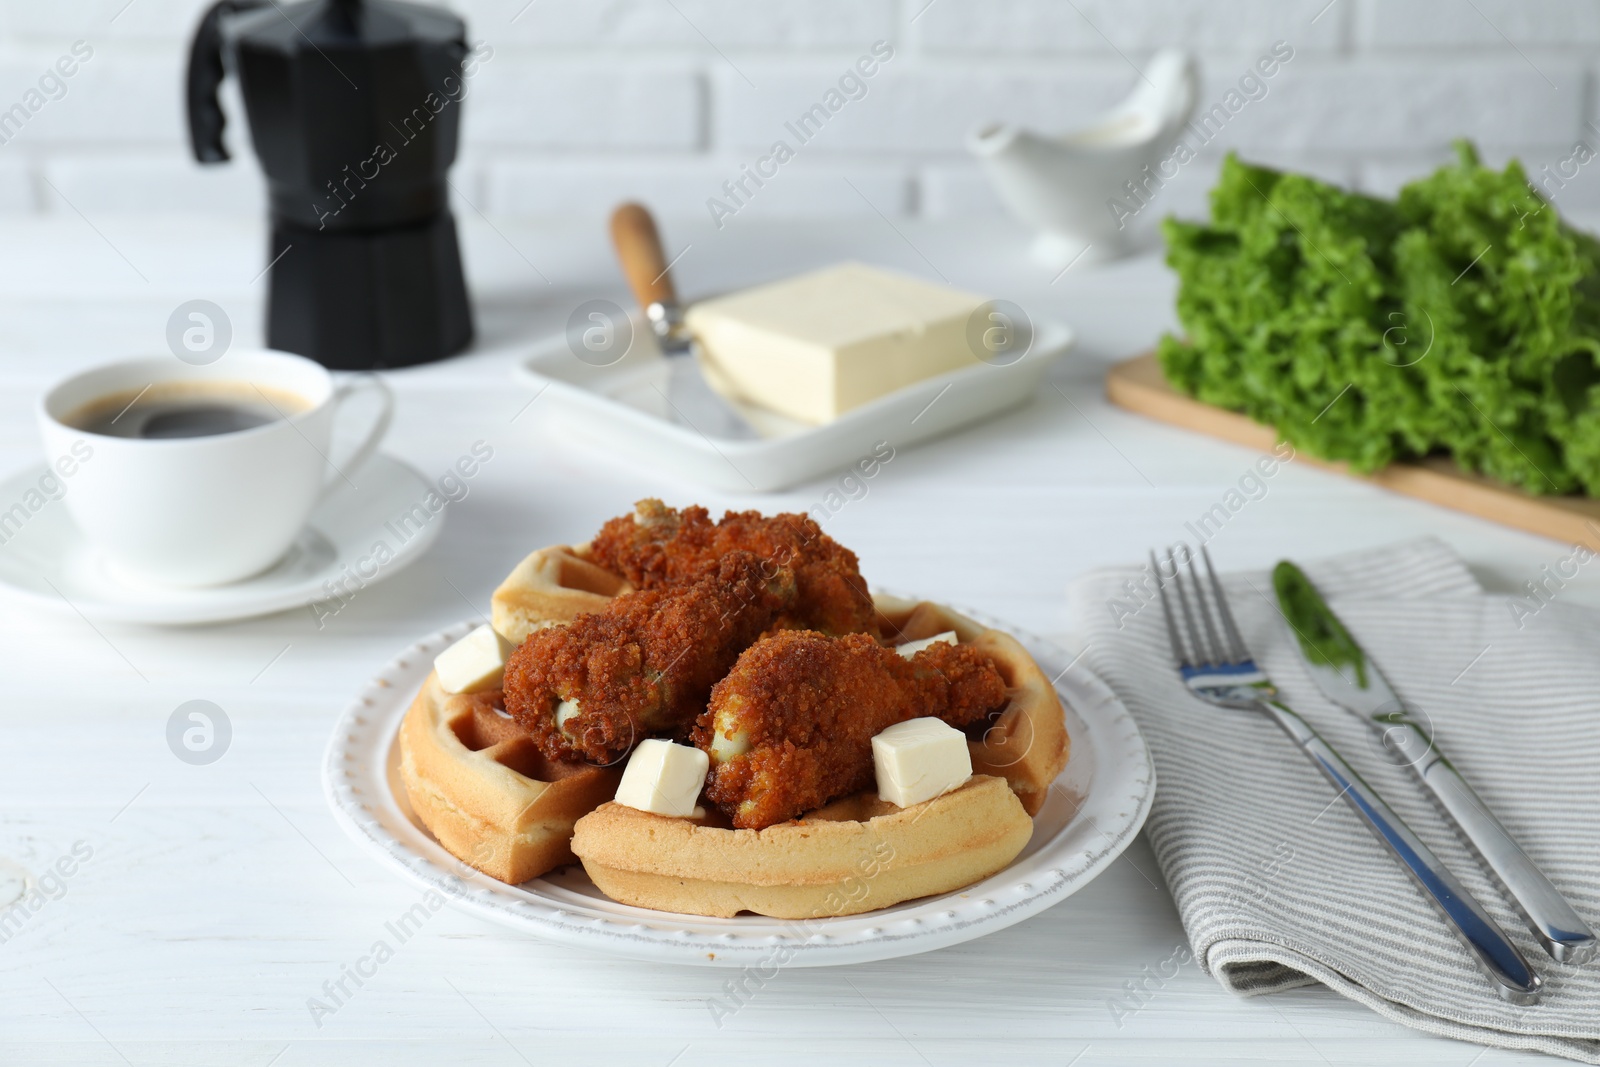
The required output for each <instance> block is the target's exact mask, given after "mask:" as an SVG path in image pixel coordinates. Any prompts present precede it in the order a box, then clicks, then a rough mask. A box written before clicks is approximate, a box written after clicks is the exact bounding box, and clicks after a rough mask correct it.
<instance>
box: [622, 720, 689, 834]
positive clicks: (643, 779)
mask: <svg viewBox="0 0 1600 1067" xmlns="http://www.w3.org/2000/svg"><path fill="white" fill-rule="evenodd" d="M710 767H711V759H710V757H708V756H707V755H706V754H705V753H704V752H702V751H700V750H699V749H698V748H690V747H689V746H688V745H675V744H673V743H672V742H671V741H662V740H660V739H659V738H654V737H652V738H649V739H647V740H644V741H640V742H639V745H638V747H637V748H635V749H634V750H633V754H632V755H631V756H629V757H628V765H627V766H626V767H624V768H623V769H622V781H621V782H620V783H618V785H617V795H616V798H615V799H616V802H617V803H618V804H626V805H627V806H628V807H630V808H638V809H639V810H640V811H653V812H655V813H656V814H657V815H676V816H679V817H682V818H692V817H694V816H695V814H696V807H695V801H696V800H698V799H699V798H700V790H701V788H702V787H704V786H705V784H706V771H707V770H709V769H710Z"/></svg>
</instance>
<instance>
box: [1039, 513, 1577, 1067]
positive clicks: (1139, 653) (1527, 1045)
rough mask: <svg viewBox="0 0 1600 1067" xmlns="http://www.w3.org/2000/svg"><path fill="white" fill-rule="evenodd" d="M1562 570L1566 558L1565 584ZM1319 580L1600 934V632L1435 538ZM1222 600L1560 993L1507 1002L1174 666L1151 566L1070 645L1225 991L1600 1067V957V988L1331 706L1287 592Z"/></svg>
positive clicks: (1255, 731)
mask: <svg viewBox="0 0 1600 1067" xmlns="http://www.w3.org/2000/svg"><path fill="white" fill-rule="evenodd" d="M1562 557H1563V554H1560V553H1553V554H1552V561H1551V562H1552V568H1551V571H1552V573H1554V572H1555V570H1556V568H1555V567H1554V565H1555V564H1556V563H1557V562H1558V561H1559V560H1560V559H1561V558H1562ZM1585 558H1587V557H1585ZM1297 562H1302V561H1297ZM1302 565H1303V566H1304V569H1305V570H1306V572H1307V574H1309V575H1310V576H1311V579H1312V580H1313V581H1314V582H1316V584H1317V586H1318V587H1319V588H1320V589H1321V590H1322V591H1323V592H1324V594H1325V595H1326V596H1327V598H1328V601H1329V602H1330V604H1331V605H1332V606H1333V608H1334V610H1335V611H1337V612H1338V613H1339V616H1340V618H1342V619H1343V620H1344V622H1345V624H1346V625H1347V626H1349V627H1350V629H1351V631H1352V633H1354V634H1355V635H1356V638H1357V639H1358V640H1359V641H1360V642H1361V644H1362V645H1363V646H1364V647H1365V648H1366V649H1367V651H1368V652H1369V654H1371V656H1372V658H1373V659H1374V660H1375V661H1376V662H1377V663H1378V665H1379V666H1380V667H1381V668H1382V669H1383V672H1384V674H1385V675H1386V676H1387V677H1388V678H1389V681H1390V682H1391V684H1393V686H1394V687H1395V689H1396V691H1397V692H1398V693H1399V695H1400V697H1401V698H1402V699H1403V700H1405V701H1406V703H1407V704H1408V705H1410V706H1413V707H1414V708H1415V710H1416V712H1417V713H1418V716H1419V718H1422V719H1423V720H1424V722H1429V721H1431V726H1432V732H1433V734H1434V736H1435V737H1436V738H1437V740H1438V742H1439V746H1440V748H1441V749H1442V750H1443V751H1444V752H1445V753H1446V754H1447V755H1448V756H1449V757H1450V758H1451V759H1452V760H1453V761H1454V762H1455V764H1456V766H1457V767H1458V768H1459V769H1460V770H1461V772H1462V774H1463V775H1465V777H1466V778H1467V780H1468V781H1469V782H1471V783H1472V784H1473V787H1474V788H1475V789H1477V791H1478V792H1479V794H1480V795H1482V796H1483V798H1484V799H1485V800H1487V801H1488V803H1489V806H1490V807H1491V808H1492V809H1493V810H1494V811H1495V813H1496V814H1497V815H1498V816H1499V817H1500V820H1501V822H1503V823H1504V824H1505V826H1506V827H1507V828H1508V829H1509V830H1510V831H1511V832H1512V834H1513V835H1514V836H1515V837H1516V838H1517V839H1518V840H1519V841H1520V842H1521V844H1522V846H1523V848H1524V849H1525V850H1526V851H1527V852H1528V854H1529V855H1530V856H1532V857H1533V859H1534V861H1535V862H1536V863H1538V864H1539V865H1540V866H1541V867H1542V868H1543V869H1544V871H1545V873H1546V874H1548V875H1549V877H1550V879H1551V881H1553V882H1554V883H1555V885H1556V886H1557V887H1558V888H1559V889H1560V890H1561V891H1562V892H1563V893H1564V894H1566V896H1567V898H1568V899H1569V900H1571V901H1572V903H1573V906H1574V907H1576V908H1577V909H1578V911H1579V912H1580V913H1581V914H1583V916H1584V917H1585V918H1586V919H1587V920H1588V921H1589V923H1590V925H1591V926H1594V927H1595V928H1597V929H1600V785H1597V778H1600V655H1597V654H1596V653H1597V652H1600V614H1596V613H1594V612H1591V611H1588V610H1585V609H1581V608H1576V607H1574V606H1572V605H1570V604H1566V603H1563V602H1562V601H1561V597H1560V591H1559V588H1558V585H1557V583H1556V582H1547V583H1546V586H1545V588H1546V590H1547V591H1546V592H1545V593H1543V594H1542V595H1541V597H1540V598H1538V599H1535V598H1531V597H1523V598H1519V597H1515V596H1497V595H1490V594H1488V593H1486V592H1485V591H1484V590H1483V588H1482V587H1481V586H1480V585H1479V584H1478V582H1477V581H1476V579H1474V578H1473V576H1472V574H1471V572H1470V571H1469V570H1468V569H1467V567H1466V564H1465V563H1464V562H1463V561H1462V560H1461V558H1460V557H1459V556H1457V555H1456V554H1455V553H1454V552H1453V551H1452V550H1451V549H1449V548H1448V547H1446V546H1445V545H1444V544H1442V543H1440V542H1439V541H1437V540H1433V539H1425V540H1419V541H1412V542H1407V543H1404V544H1400V545H1396V546H1391V547H1388V548H1384V549H1379V550H1375V551H1370V552H1362V553H1357V554H1351V555H1346V556H1340V557H1336V558H1333V559H1329V560H1324V561H1321V562H1315V563H1303V562H1302ZM1573 565H1574V564H1571V563H1569V564H1567V565H1566V566H1565V567H1564V568H1563V569H1564V570H1565V571H1566V573H1567V575H1568V576H1569V577H1570V575H1571V570H1572V566H1573ZM1529 577H1530V578H1536V579H1541V580H1542V579H1544V578H1545V577H1546V575H1545V574H1544V573H1541V574H1540V575H1530V576H1529ZM1223 583H1224V585H1225V587H1226V589H1227V591H1228V596H1229V600H1230V603H1231V604H1232V605H1233V608H1234V612H1235V614H1236V616H1237V617H1238V621H1239V626H1240V631H1241V633H1242V634H1243V636H1244V639H1245V641H1246V643H1247V644H1248V645H1249V646H1250V649H1251V651H1252V652H1253V653H1254V655H1255V658H1256V661H1257V663H1259V664H1260V665H1261V666H1262V667H1263V668H1264V669H1265V670H1266V671H1267V672H1268V673H1269V674H1270V675H1271V677H1272V679H1273V681H1274V682H1276V683H1277V685H1278V687H1279V689H1280V691H1281V692H1282V694H1283V696H1284V698H1285V700H1286V702H1287V703H1288V704H1289V705H1290V706H1291V707H1293V708H1295V709H1296V710H1297V711H1299V712H1300V713H1301V714H1302V715H1304V716H1305V717H1306V719H1308V720H1309V721H1310V722H1311V723H1312V724H1313V725H1314V726H1315V727H1316V728H1317V730H1318V731H1319V732H1320V733H1321V734H1322V735H1323V736H1324V737H1325V738H1327V740H1328V741H1329V742H1330V743H1331V744H1332V745H1333V746H1334V747H1335V748H1337V749H1338V750H1339V751H1340V752H1341V753H1342V754H1343V755H1344V757H1345V758H1346V759H1347V760H1349V761H1350V763H1351V764H1352V765H1354V766H1355V768H1356V769H1357V770H1358V771H1360V772H1361V774H1362V775H1363V776H1364V777H1365V778H1366V779H1367V780H1368V781H1369V782H1370V783H1371V784H1372V785H1373V786H1374V787H1375V788H1376V789H1377V790H1378V791H1379V792H1380V793H1382V794H1383V796H1384V797H1385V798H1386V799H1387V800H1388V801H1389V803H1390V804H1391V805H1392V806H1393V807H1394V808H1395V810H1396V811H1398V812H1399V813H1400V815H1401V817H1402V818H1404V819H1405V820H1406V821H1407V822H1408V823H1410V825H1411V827H1412V828H1413V829H1414V830H1415V831H1416V832H1417V834H1418V835H1420V836H1421V837H1422V839H1423V840H1424V841H1426V842H1427V843H1428V845H1430V846H1431V847H1432V848H1433V849H1434V851H1435V852H1437V853H1438V855H1439V856H1440V857H1441V858H1442V859H1443V860H1444V861H1445V862H1446V863H1447V864H1448V865H1449V866H1450V868H1451V869H1452V870H1454V871H1455V872H1456V874H1457V875H1459V876H1460V878H1461V880H1462V882H1463V883H1464V884H1465V885H1466V886H1467V888H1468V889H1469V890H1470V891H1471V892H1472V894H1473V895H1474V896H1476V897H1477V898H1478V899H1479V900H1480V901H1481V902H1482V903H1483V905H1484V907H1485V908H1487V909H1488V911H1489V913H1490V914H1491V915H1493V916H1494V918H1495V920H1496V921H1497V922H1499V923H1500V925H1501V926H1502V927H1503V928H1504V929H1505V930H1506V931H1507V933H1509V934H1510V935H1511V937H1512V939H1513V940H1515V941H1516V943H1517V945H1518V947H1519V948H1521V949H1522V951H1523V952H1524V954H1526V956H1527V957H1528V960H1529V961H1530V962H1531V963H1532V964H1533V965H1534V967H1535V969H1536V970H1538V971H1539V973H1540V974H1541V975H1543V976H1544V979H1545V989H1546V992H1545V995H1544V997H1543V999H1542V1002H1541V1003H1540V1004H1538V1005H1536V1006H1534V1007H1518V1006H1516V1005H1512V1004H1507V1003H1505V1002H1504V1001H1502V1000H1501V999H1500V998H1499V997H1498V996H1497V995H1496V994H1495V993H1494V991H1493V990H1492V989H1491V987H1490V985H1489V982H1488V980H1487V979H1486V978H1485V977H1484V976H1483V975H1482V973H1481V972H1480V971H1479V970H1478V968H1477V966H1476V965H1475V963H1474V962H1473V960H1472V958H1471V957H1470V956H1469V955H1468V953H1467V950H1466V949H1465V948H1463V947H1462V945H1461V943H1460V942H1459V941H1457V940H1456V938H1455V936H1454V935H1453V934H1452V932H1451V930H1450V928H1449V927H1448V926H1447V925H1446V923H1445V921H1444V920H1443V919H1442V918H1441V917H1440V916H1439V914H1438V913H1437V912H1436V911H1435V910H1434V909H1433V907H1432V905H1431V904H1430V903H1429V902H1428V901H1427V900H1426V899H1425V898H1424V897H1423V896H1422V894H1421V892H1420V891H1419V890H1417V889H1416V888H1415V886H1414V885H1413V884H1412V882H1411V881H1410V880H1409V878H1408V877H1407V875H1406V874H1405V873H1404V871H1403V870H1402V869H1401V867H1400V866H1399V864H1398V863H1397V862H1396V861H1395V860H1394V859H1393V858H1391V857H1390V855H1389V854H1388V853H1387V852H1386V851H1385V850H1384V848H1383V847H1382V846H1381V845H1380V844H1378V842H1377V841H1376V840H1375V839H1374V838H1373V837H1372V835H1371V834H1370V833H1369V832H1368V830H1367V829H1366V828H1365V825H1364V824H1363V823H1362V822H1361V821H1360V820H1359V819H1358V818H1357V817H1356V816H1355V814H1354V813H1353V812H1351V811H1350V809H1349V808H1348V806H1347V805H1346V804H1345V803H1344V802H1343V801H1341V800H1339V799H1338V796H1337V793H1336V792H1335V790H1334V789H1333V787H1332V786H1330V785H1329V784H1328V783H1327V781H1326V780H1325V779H1323V778H1322V776H1321V775H1320V774H1319V773H1317V771H1316V770H1315V768H1314V767H1313V766H1312V765H1311V763H1310V762H1309V761H1308V760H1307V759H1306V758H1305V756H1304V755H1302V754H1301V753H1299V752H1297V751H1295V749H1294V747H1293V744H1292V742H1290V741H1289V739H1288V738H1287V737H1285V736H1284V735H1283V733H1282V732H1281V731H1280V730H1279V729H1278V728H1277V727H1276V726H1275V725H1274V724H1273V723H1272V722H1271V721H1270V720H1268V719H1267V718H1265V717H1263V716H1256V715H1253V714H1251V713H1248V712H1229V711H1226V710H1222V709H1217V708H1212V707H1209V706H1207V705H1204V704H1202V703H1200V702H1199V701H1198V700H1197V699H1195V698H1193V697H1191V696H1190V695H1189V693H1188V691H1187V690H1186V689H1185V688H1184V687H1183V685H1182V683H1181V682H1180V681H1179V679H1178V675H1177V673H1176V671H1175V670H1172V669H1169V665H1170V664H1171V662H1172V653H1171V648H1170V645H1169V643H1168V640H1167V635H1166V630H1165V624H1164V623H1163V622H1162V616H1161V607H1160V604H1159V603H1158V602H1157V601H1155V600H1154V596H1155V587H1154V585H1153V584H1150V583H1149V582H1148V570H1146V571H1145V572H1143V573H1141V574H1139V575H1135V574H1134V573H1133V572H1131V571H1127V570H1118V571H1110V570H1102V571H1096V572H1092V573H1090V574H1088V575H1086V576H1085V577H1083V578H1081V579H1079V580H1078V581H1077V582H1075V583H1074V585H1073V588H1072V590H1071V593H1070V602H1069V613H1070V615H1071V619H1072V628H1073V632H1074V634H1075V635H1076V637H1077V639H1078V642H1079V647H1081V648H1083V649H1084V650H1085V651H1084V656H1083V661H1084V663H1085V664H1086V665H1087V666H1088V667H1089V668H1090V669H1091V670H1092V671H1094V672H1095V673H1096V674H1098V675H1099V676H1100V677H1101V678H1102V679H1104V680H1105V681H1106V683H1107V684H1109V685H1110V686H1111V688H1112V689H1113V690H1115V691H1116V693H1117V695H1118V696H1119V697H1120V698H1121V699H1122V701H1123V702H1124V703H1125V704H1126V705H1127V706H1128V708H1129V709H1130V710H1131V711H1132V713H1133V715H1134V717H1135V719H1137V721H1138V723H1139V726H1140V728H1141V729H1142V730H1143V732H1144V736H1145V740H1146V741H1147V743H1148V744H1149V746H1150V751H1151V755H1152V757H1153V759H1154V761H1155V766H1156V782H1157V786H1156V797H1155V805H1154V807H1153V809H1152V810H1151V813H1150V820H1149V822H1148V823H1147V824H1146V826H1145V829H1146V831H1147V832H1148V834H1149V837H1150V842H1151V845H1152V846H1153V848H1154V850H1155V855H1156V859H1157V861H1158V862H1159V863H1160V865H1161V871H1162V874H1163V875H1164V876H1165V878H1166V880H1167V885H1168V887H1169V888H1170V889H1171V890H1172V895H1173V897H1174V898H1175V899H1176V901H1177V905H1178V912H1179V914H1180V916H1181V917H1182V920H1183V925H1184V929H1185V931H1186V932H1187V933H1188V936H1189V940H1190V942H1191V943H1192V945H1193V948H1194V952H1195V956H1196V957H1197V958H1198V959H1199V960H1200V961H1201V965H1202V966H1203V967H1204V968H1205V970H1206V972H1207V973H1208V974H1211V975H1213V976H1214V977H1216V978H1217V979H1218V980H1219V981H1220V982H1222V984H1223V985H1224V986H1225V987H1227V988H1228V989H1231V990H1233V991H1234V992H1236V993H1240V994H1244V995H1253V994H1258V993H1271V992H1276V991H1278V990H1282V989H1292V988H1295V987H1297V986H1303V985H1309V984H1312V983H1315V982H1321V983H1323V984H1325V985H1327V986H1330V987H1332V988H1333V989H1335V990H1337V991H1339V992H1340V993H1342V994H1344V995H1345V996H1347V997H1350V998H1352V999H1354V1000H1358V1001H1360V1002H1361V1003H1363V1004H1365V1005H1367V1006H1368V1007H1370V1008H1372V1009H1373V1010H1374V1011H1377V1012H1379V1013H1380V1014H1382V1015H1386V1016H1388V1017H1389V1018H1391V1019H1396V1020H1398V1021H1400V1022H1403V1023H1405V1024H1406V1025H1408V1026H1412V1027H1415V1028H1417V1029H1419V1030H1425V1031H1428V1032H1429V1033H1435V1034H1442V1035H1445V1036H1448V1037H1454V1038H1459V1039H1462V1040H1466V1041H1474V1042H1478V1043H1480V1044H1485V1045H1494V1046H1499V1047H1503V1048H1514V1049H1537V1050H1540V1051H1543V1052H1548V1053H1553V1054H1555V1055H1558V1056H1565V1057H1568V1058H1571V1059H1575V1060H1581V1061H1583V1062H1585V1063H1600V962H1597V963H1592V964H1590V965H1589V966H1587V967H1585V968H1581V969H1580V968H1574V967H1569V966H1566V965H1563V964H1559V963H1556V962H1554V961H1553V960H1551V959H1550V958H1549V957H1548V956H1546V955H1545V954H1544V952H1543V951H1542V950H1541V949H1540V948H1539V947H1538V945H1537V944H1536V943H1535V942H1534V940H1533V938H1532V936H1531V935H1530V934H1529V933H1528V931H1527V928H1526V926H1525V925H1524V924H1523V922H1522V920H1521V919H1520V918H1519V917H1518V915H1517V913H1516V912H1515V911H1514V910H1513V909H1512V906H1511V903H1510V901H1509V900H1508V898H1507V897H1506V895H1505V894H1504V893H1503V892H1502V891H1501V890H1500V889H1499V888H1498V886H1497V885H1496V884H1495V883H1494V882H1493V881H1492V880H1491V878H1490V876H1489V875H1488V874H1487V873H1486V872H1485V871H1484V870H1483V869H1482V868H1481V867H1480V866H1479V864H1478V863H1477V862H1476V861H1475V860H1474V859H1473V858H1472V857H1471V855H1470V854H1469V853H1468V851H1467V849H1466V846H1465V845H1464V844H1463V843H1462V842H1461V840H1460V839H1459V838H1458V837H1457V836H1456V835H1455V833H1454V832H1453V830H1452V828H1451V827H1450V826H1449V825H1448V824H1446V823H1445V822H1444V821H1443V817H1442V816H1441V815H1440V814H1439V812H1438V810H1437V809H1436V808H1435V807H1434V805H1433V802H1432V800H1431V798H1430V797H1429V795H1428V794H1427V793H1426V791H1425V790H1424V788H1423V787H1422V785H1421V784H1420V783H1419V782H1418V781H1416V779H1415V777H1414V775H1412V773H1411V772H1410V771H1408V770H1406V769H1405V768H1403V767H1399V766H1396V765H1394V764H1393V763H1392V762H1390V760H1389V759H1388V758H1386V756H1385V755H1384V753H1383V751H1382V748H1381V745H1380V743H1379V742H1378V740H1377V738H1376V736H1375V735H1373V734H1372V733H1371V732H1370V731H1369V728H1368V727H1367V726H1366V724H1365V723H1363V722H1361V721H1359V720H1358V719H1356V718H1355V717H1354V716H1352V715H1351V714H1349V713H1348V712H1346V711H1344V710H1342V709H1340V708H1338V707H1337V706H1335V705H1333V704H1331V703H1329V702H1328V701H1327V700H1326V699H1325V698H1324V697H1323V696H1322V695H1321V693H1320V692H1319V691H1318V690H1317V688H1316V686H1315V685H1314V684H1313V682H1312V681H1311V678H1310V677H1309V676H1308V675H1307V673H1306V671H1305V669H1304V668H1303V666H1302V665H1301V663H1300V658H1299V655H1298V653H1297V651H1296V650H1295V648H1294V646H1293V644H1292V638H1291V637H1290V635H1289V634H1288V632H1287V631H1286V630H1285V628H1284V626H1283V623H1282V621H1281V619H1280V617H1279V615H1278V613H1277V609H1276V604H1275V601H1274V600H1273V599H1271V598H1272V584H1271V581H1270V578H1269V576H1268V573H1267V572H1266V571H1260V572H1256V573H1244V574H1233V575H1227V576H1224V578H1223Z"/></svg>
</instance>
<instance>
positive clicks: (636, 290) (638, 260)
mask: <svg viewBox="0 0 1600 1067" xmlns="http://www.w3.org/2000/svg"><path fill="white" fill-rule="evenodd" d="M611 243H612V245H613V246H614V247H615V248H616V251H617V260H618V262H619V263H620V264H621V266H622V273H623V275H624V276H625V277H626V278H627V279H628V288H630V289H632V290H633V295H634V299H636V300H638V301H639V306H640V307H641V308H643V309H644V315H645V318H646V319H648V320H649V322H650V330H651V332H652V333H654V334H655V337H656V342H657V343H658V344H659V345H660V347H661V354H662V356H663V357H665V358H666V363H667V366H666V372H667V373H666V382H665V384H666V391H665V392H664V393H663V394H662V396H663V397H664V398H665V399H666V401H667V404H668V406H669V407H671V409H672V414H673V417H674V420H675V421H677V422H681V423H683V424H684V425H686V426H688V427H690V428H691V429H694V430H697V431H699V432H700V434H701V435H702V436H706V437H720V438H725V439H729V440H735V441H749V440H755V439H757V438H759V437H760V436H761V434H760V433H759V432H758V431H757V430H756V428H755V427H754V426H753V425H751V423H750V420H749V419H747V418H745V417H744V416H743V415H742V414H740V413H739V412H738V411H737V410H735V408H734V407H733V405H732V404H730V403H729V402H728V400H727V399H726V398H725V397H723V396H722V395H721V394H719V393H718V392H717V391H716V390H714V389H712V388H711V386H710V384H709V383H707V381H706V378H705V371H704V369H703V368H702V367H701V365H700V360H699V358H698V357H697V355H696V348H697V347H698V342H696V341H695V339H694V337H693V336H692V335H691V334H690V333H689V330H688V328H687V327H686V326H685V325H684V322H683V305H682V304H680V303H679V302H678V293H677V289H676V287H675V286H674V285H673V283H672V264H671V263H668V262H667V256H666V252H665V251H664V250H663V249H662V247H661V234H660V231H658V230H657V229H656V220H655V219H654V218H653V217H652V216H651V214H650V210H649V209H648V208H646V207H645V206H644V205H643V204H634V203H628V204H623V205H622V206H621V207H619V208H617V210H616V211H614V212H612V214H611Z"/></svg>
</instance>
